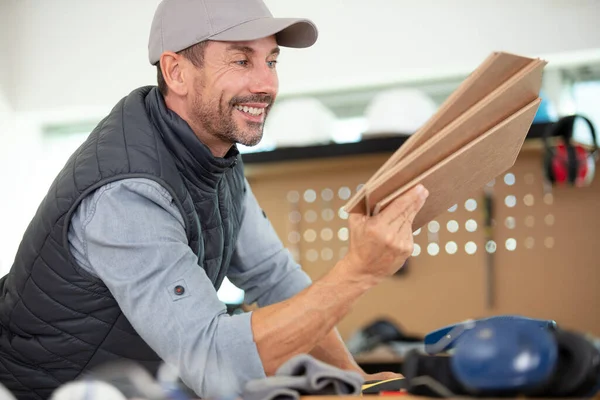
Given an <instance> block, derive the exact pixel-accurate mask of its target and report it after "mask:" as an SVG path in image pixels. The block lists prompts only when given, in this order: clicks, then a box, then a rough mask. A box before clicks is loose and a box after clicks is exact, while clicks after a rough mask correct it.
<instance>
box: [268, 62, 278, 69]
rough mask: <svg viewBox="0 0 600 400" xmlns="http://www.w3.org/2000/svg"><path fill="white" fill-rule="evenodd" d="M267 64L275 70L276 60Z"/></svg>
mask: <svg viewBox="0 0 600 400" xmlns="http://www.w3.org/2000/svg"><path fill="white" fill-rule="evenodd" d="M267 64H268V65H269V67H270V68H275V65H277V60H274V61H267Z"/></svg>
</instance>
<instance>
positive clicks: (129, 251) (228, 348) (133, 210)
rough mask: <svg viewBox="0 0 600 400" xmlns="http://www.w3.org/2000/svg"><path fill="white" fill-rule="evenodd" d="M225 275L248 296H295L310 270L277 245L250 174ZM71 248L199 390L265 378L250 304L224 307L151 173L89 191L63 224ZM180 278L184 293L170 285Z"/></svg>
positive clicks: (211, 391)
mask: <svg viewBox="0 0 600 400" xmlns="http://www.w3.org/2000/svg"><path fill="white" fill-rule="evenodd" d="M246 185H247V186H248V191H247V197H246V201H245V204H244V218H243V221H242V225H241V231H240V235H239V239H238V241H237V245H236V250H235V254H234V256H233V259H232V262H231V266H230V269H229V273H228V278H229V280H230V281H231V282H232V283H233V284H234V285H236V286H238V287H239V288H241V289H244V290H245V296H246V297H245V301H246V302H247V303H254V302H257V303H258V304H259V305H260V306H265V305H269V304H273V303H276V302H280V301H282V300H285V299H287V298H289V297H292V296H293V295H295V294H296V293H298V292H300V291H301V290H302V289H304V288H306V287H307V286H308V285H310V283H311V281H310V278H309V277H308V276H307V275H306V274H305V273H304V272H303V271H302V270H301V268H300V266H299V265H298V264H297V263H295V262H294V260H293V258H292V257H291V255H290V253H289V252H288V251H287V250H286V249H285V248H284V247H283V244H282V243H281V241H280V240H279V238H278V236H277V234H276V233H275V231H274V229H273V227H272V226H271V224H270V223H269V221H268V219H267V218H266V217H265V216H264V214H263V212H262V210H261V208H260V207H259V205H258V203H257V201H256V198H255V197H254V195H253V193H252V191H251V190H250V187H249V185H248V183H247V182H246ZM69 243H70V249H71V252H72V254H73V256H74V258H75V260H76V261H77V263H78V264H79V265H80V267H81V268H84V269H85V270H87V271H88V272H90V273H91V274H93V275H95V276H96V277H99V278H100V279H102V281H103V282H104V283H105V284H106V286H107V287H108V288H109V290H110V291H111V293H112V294H113V296H114V297H115V299H116V300H117V302H118V303H119V306H120V307H121V309H122V310H123V313H124V314H125V316H126V317H127V318H128V320H129V321H130V322H131V324H132V326H133V327H134V328H135V329H136V331H137V332H138V334H139V335H140V336H141V337H142V338H143V339H144V340H145V341H146V342H147V343H148V344H149V345H150V346H151V347H152V348H153V349H154V351H156V353H157V354H158V355H159V356H160V357H161V358H162V359H163V360H165V361H166V362H168V363H170V364H172V365H174V366H175V367H177V368H178V369H179V373H180V375H181V378H182V380H183V381H184V382H185V384H186V385H188V386H189V387H190V388H192V389H193V390H194V391H195V392H196V393H197V394H198V395H199V396H201V397H204V398H206V397H213V398H214V397H218V396H225V395H239V394H240V393H241V391H242V389H243V384H244V382H246V381H248V380H250V379H258V378H263V377H265V372H264V369H263V366H262V363H261V361H260V358H259V355H258V351H257V348H256V345H255V343H254V340H253V335H252V329H251V317H252V313H245V314H241V315H234V316H229V315H228V314H227V313H226V307H225V305H224V304H223V303H222V302H220V301H219V299H218V297H217V292H216V291H215V290H214V288H213V286H212V284H211V282H210V281H209V279H208V278H207V276H206V274H205V273H204V270H203V269H202V268H200V267H199V266H198V260H197V257H196V256H195V254H194V253H193V252H192V251H191V249H190V248H189V247H188V245H187V239H186V234H185V228H184V220H183V218H182V216H181V214H180V213H179V210H178V209H177V207H176V206H175V204H174V202H173V201H172V198H171V196H170V195H169V193H168V191H167V190H166V189H165V188H164V187H162V186H160V185H159V184H158V183H156V182H154V181H152V180H146V179H126V180H121V181H117V182H113V183H109V184H107V185H105V186H103V187H101V188H99V189H98V190H96V191H95V192H94V193H92V194H91V195H89V196H88V197H86V198H85V199H84V200H83V202H82V203H81V204H80V206H79V207H78V210H77V211H76V213H75V214H74V216H73V219H72V221H71V225H70V227H69ZM176 286H183V288H184V293H183V294H179V295H178V294H175V287H176Z"/></svg>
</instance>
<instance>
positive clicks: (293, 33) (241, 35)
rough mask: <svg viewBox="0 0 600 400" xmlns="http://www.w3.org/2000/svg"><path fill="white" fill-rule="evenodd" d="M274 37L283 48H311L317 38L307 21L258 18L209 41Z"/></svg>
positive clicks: (311, 25) (310, 22) (312, 27)
mask: <svg viewBox="0 0 600 400" xmlns="http://www.w3.org/2000/svg"><path fill="white" fill-rule="evenodd" d="M272 35H275V38H276V40H277V44H279V45H280V46H283V47H294V48H305V47H310V46H312V45H313V44H314V43H315V42H316V41H317V37H318V31H317V27H316V25H315V24H314V23H313V22H312V21H310V20H308V19H298V18H259V19H255V20H252V21H248V22H244V23H243V24H240V25H237V26H235V27H233V28H230V29H227V30H226V31H223V32H220V33H217V34H216V35H213V36H211V37H210V38H209V39H210V40H222V41H228V42H230V41H247V40H257V39H262V38H264V37H268V36H272Z"/></svg>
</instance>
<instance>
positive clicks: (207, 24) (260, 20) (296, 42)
mask: <svg viewBox="0 0 600 400" xmlns="http://www.w3.org/2000/svg"><path fill="white" fill-rule="evenodd" d="M271 35H275V37H276V40H277V43H278V44H279V45H280V46H284V47H295V48H304V47H310V46H312V45H313V44H314V43H315V42H316V41H317V36H318V31H317V27H316V26H315V24H314V23H313V22H312V21H310V20H308V19H302V18H274V17H273V15H272V14H271V12H270V11H269V9H268V8H267V6H266V5H265V4H264V2H263V1H262V0H163V1H161V2H160V4H159V5H158V8H157V9H156V13H155V14H154V19H153V21H152V26H151V28H150V40H149V42H148V58H149V61H150V64H152V65H155V64H156V63H158V61H159V60H160V56H161V54H162V53H164V52H165V51H173V52H178V51H181V50H183V49H186V48H188V47H190V46H192V45H194V44H196V43H199V42H202V41H205V40H219V41H246V40H255V39H260V38H264V37H267V36H271Z"/></svg>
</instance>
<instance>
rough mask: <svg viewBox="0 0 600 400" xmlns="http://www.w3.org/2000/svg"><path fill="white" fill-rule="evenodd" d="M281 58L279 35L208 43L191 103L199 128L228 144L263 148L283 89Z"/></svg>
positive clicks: (194, 82) (195, 81) (191, 113)
mask: <svg viewBox="0 0 600 400" xmlns="http://www.w3.org/2000/svg"><path fill="white" fill-rule="evenodd" d="M278 54H279V48H278V46H277V42H276V41H275V38H274V37H268V38H264V39H260V40H254V41H247V42H209V43H208V45H207V47H206V48H205V53H204V65H203V66H202V68H198V69H197V73H196V74H195V76H194V80H193V88H192V91H191V96H190V98H189V99H190V101H189V102H188V106H189V107H190V110H189V115H190V116H191V118H192V119H193V120H194V125H196V126H199V127H202V128H203V129H204V130H205V131H206V133H208V134H209V135H211V136H213V137H216V138H218V139H220V140H222V141H224V142H227V143H241V144H243V145H246V146H254V145H256V144H258V143H259V142H260V140H261V138H262V135H263V128H264V122H265V118H266V116H267V113H268V112H269V110H270V109H271V105H272V104H273V102H274V101H275V97H276V96H277V91H278V88H279V81H278V78H277V71H276V68H275V66H276V60H277V56H278Z"/></svg>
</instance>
